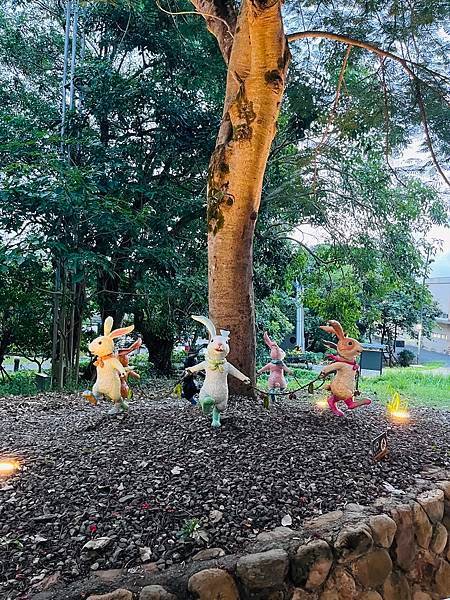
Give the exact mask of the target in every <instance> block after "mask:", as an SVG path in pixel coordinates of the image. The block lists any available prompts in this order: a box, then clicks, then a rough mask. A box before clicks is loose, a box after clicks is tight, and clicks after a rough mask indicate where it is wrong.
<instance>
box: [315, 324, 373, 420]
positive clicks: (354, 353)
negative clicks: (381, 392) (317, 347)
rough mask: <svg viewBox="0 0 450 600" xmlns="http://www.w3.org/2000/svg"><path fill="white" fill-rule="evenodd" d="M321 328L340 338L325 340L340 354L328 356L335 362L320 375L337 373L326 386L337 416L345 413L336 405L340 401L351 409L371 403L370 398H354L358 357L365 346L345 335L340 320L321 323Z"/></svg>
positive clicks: (325, 342)
mask: <svg viewBox="0 0 450 600" xmlns="http://www.w3.org/2000/svg"><path fill="white" fill-rule="evenodd" d="M320 328H321V329H323V330H324V331H326V332H327V333H331V334H334V335H335V336H336V337H337V339H338V342H337V344H335V343H334V342H327V341H324V344H325V345H326V346H328V348H333V349H334V350H337V353H338V356H336V355H333V354H332V355H330V356H328V357H327V358H330V359H331V360H332V361H333V362H332V363H331V364H329V365H327V366H326V367H324V368H323V369H322V371H321V372H320V377H322V378H325V377H326V376H327V375H328V374H330V373H335V377H334V379H333V381H332V382H331V383H330V384H327V385H326V386H325V389H327V390H330V391H331V396H330V397H329V398H328V406H329V407H330V410H331V412H332V413H333V414H335V415H336V416H337V417H343V416H344V413H343V412H342V411H341V410H339V409H338V408H337V406H336V404H337V403H338V402H339V401H342V402H344V403H345V404H346V405H347V408H350V409H351V408H358V406H363V405H367V404H370V403H371V400H370V399H369V398H364V399H361V400H357V401H355V400H354V396H355V395H356V394H357V392H355V387H356V374H357V373H358V371H359V365H358V363H357V362H356V358H357V357H358V356H359V355H360V354H361V352H362V351H363V347H362V346H361V344H360V343H359V342H358V341H357V340H355V339H353V338H350V337H347V336H346V335H345V333H344V330H343V329H342V326H341V324H340V323H339V321H328V325H321V326H320Z"/></svg>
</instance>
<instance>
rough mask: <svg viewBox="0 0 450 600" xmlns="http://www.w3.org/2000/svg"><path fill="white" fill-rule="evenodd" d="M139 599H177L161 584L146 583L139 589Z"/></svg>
mask: <svg viewBox="0 0 450 600" xmlns="http://www.w3.org/2000/svg"><path fill="white" fill-rule="evenodd" d="M139 600H177V598H176V596H174V594H171V593H170V592H168V591H167V590H166V589H165V588H163V587H162V586H161V585H146V586H145V587H144V588H142V590H141V593H140V595H139Z"/></svg>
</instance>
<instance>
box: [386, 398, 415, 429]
mask: <svg viewBox="0 0 450 600" xmlns="http://www.w3.org/2000/svg"><path fill="white" fill-rule="evenodd" d="M386 409H387V414H388V417H389V418H390V419H391V421H393V422H394V423H407V422H408V421H409V419H410V414H409V410H408V403H407V402H406V400H402V399H401V398H400V394H399V393H398V392H395V393H394V394H393V396H392V398H391V399H390V400H389V402H388V403H387V405H386Z"/></svg>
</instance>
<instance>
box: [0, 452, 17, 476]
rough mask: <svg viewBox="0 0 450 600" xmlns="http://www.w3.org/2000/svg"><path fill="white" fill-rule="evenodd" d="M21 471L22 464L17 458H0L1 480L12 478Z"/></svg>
mask: <svg viewBox="0 0 450 600" xmlns="http://www.w3.org/2000/svg"><path fill="white" fill-rule="evenodd" d="M19 469H20V462H19V461H18V460H16V459H15V458H8V457H5V458H0V478H4V477H11V475H14V473H16V471H18V470H19Z"/></svg>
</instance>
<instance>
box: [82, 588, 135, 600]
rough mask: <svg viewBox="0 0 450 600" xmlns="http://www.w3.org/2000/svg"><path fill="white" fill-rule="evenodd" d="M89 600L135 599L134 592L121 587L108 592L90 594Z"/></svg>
mask: <svg viewBox="0 0 450 600" xmlns="http://www.w3.org/2000/svg"><path fill="white" fill-rule="evenodd" d="M87 600H133V594H132V593H131V592H130V591H128V590H125V589H123V588H119V589H117V590H114V591H113V592H109V593H108V594H100V595H94V596H89V598H88V599H87Z"/></svg>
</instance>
